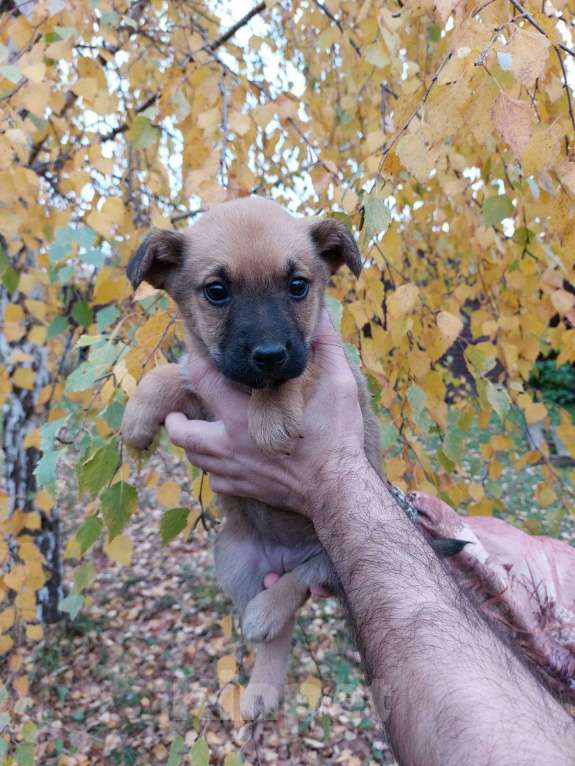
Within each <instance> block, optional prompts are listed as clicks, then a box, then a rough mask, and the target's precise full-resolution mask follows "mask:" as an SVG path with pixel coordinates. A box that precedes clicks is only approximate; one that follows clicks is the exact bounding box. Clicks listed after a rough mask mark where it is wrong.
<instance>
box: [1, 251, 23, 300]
mask: <svg viewBox="0 0 575 766" xmlns="http://www.w3.org/2000/svg"><path fill="white" fill-rule="evenodd" d="M0 279H1V280H2V284H3V285H4V287H5V288H6V289H7V290H8V292H9V293H10V294H12V293H13V292H16V289H17V287H18V283H19V282H20V274H19V272H17V271H16V269H15V268H13V266H12V264H11V263H10V260H9V259H8V256H7V255H6V254H5V253H4V252H3V251H2V250H0Z"/></svg>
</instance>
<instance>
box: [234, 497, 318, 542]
mask: <svg viewBox="0 0 575 766" xmlns="http://www.w3.org/2000/svg"><path fill="white" fill-rule="evenodd" d="M236 504H237V505H236V507H239V509H240V510H241V511H242V513H243V514H244V515H245V516H246V517H247V519H248V520H249V522H250V523H251V525H252V526H253V527H254V528H255V529H256V530H257V531H258V532H259V534H260V536H261V537H262V539H263V540H265V541H266V544H268V545H270V546H273V545H280V546H284V547H285V548H287V549H289V548H293V547H298V548H299V547H302V546H304V547H307V546H310V548H311V547H313V546H316V547H317V551H316V552H319V550H321V546H320V544H319V541H318V539H317V537H316V534H315V531H314V528H313V524H312V523H311V522H310V521H308V519H306V518H305V517H303V516H300V515H299V514H297V513H292V512H290V511H281V510H278V509H276V508H273V509H272V508H270V507H269V506H267V505H264V504H263V503H259V502H257V500H239V499H236Z"/></svg>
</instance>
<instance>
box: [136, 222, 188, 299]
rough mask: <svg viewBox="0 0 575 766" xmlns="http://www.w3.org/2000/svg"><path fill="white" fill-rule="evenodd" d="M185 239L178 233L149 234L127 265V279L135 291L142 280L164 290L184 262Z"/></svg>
mask: <svg viewBox="0 0 575 766" xmlns="http://www.w3.org/2000/svg"><path fill="white" fill-rule="evenodd" d="M184 255H185V238H184V235H183V234H182V233H181V232H179V231H163V230H162V231H155V232H153V233H152V234H149V235H148V236H147V237H146V239H145V240H144V241H143V242H142V244H141V245H140V247H139V248H138V249H137V250H136V252H135V253H134V255H133V256H132V258H131V259H130V262H129V263H128V279H129V280H130V282H131V283H132V287H133V288H134V289H136V287H138V285H139V284H140V282H143V281H144V280H145V281H146V282H149V283H150V284H151V285H153V286H154V287H158V288H166V284H167V282H168V281H169V279H170V277H171V276H172V275H173V274H174V272H175V271H177V270H178V269H179V267H180V266H181V265H182V264H183V262H184Z"/></svg>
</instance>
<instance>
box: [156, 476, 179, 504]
mask: <svg viewBox="0 0 575 766" xmlns="http://www.w3.org/2000/svg"><path fill="white" fill-rule="evenodd" d="M181 495H182V490H181V487H180V485H179V484H178V483H177V482H175V481H174V480H173V479H172V480H170V481H166V482H164V484H162V485H161V486H160V487H158V489H157V490H156V496H157V498H158V500H159V501H160V503H161V504H162V505H163V506H164V508H175V506H177V505H178V503H179V502H180V497H181Z"/></svg>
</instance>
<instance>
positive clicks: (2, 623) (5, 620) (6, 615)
mask: <svg viewBox="0 0 575 766" xmlns="http://www.w3.org/2000/svg"><path fill="white" fill-rule="evenodd" d="M15 619H16V610H15V609H14V607H13V606H9V607H7V608H6V609H3V610H2V611H1V612H0V632H2V633H5V632H6V631H7V630H10V628H11V627H12V625H14V620H15Z"/></svg>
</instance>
